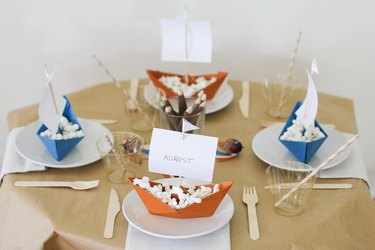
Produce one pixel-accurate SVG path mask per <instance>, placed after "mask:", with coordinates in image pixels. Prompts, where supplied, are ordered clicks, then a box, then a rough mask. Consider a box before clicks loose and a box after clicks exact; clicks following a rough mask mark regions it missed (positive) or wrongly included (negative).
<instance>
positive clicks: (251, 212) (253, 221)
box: [242, 186, 260, 240]
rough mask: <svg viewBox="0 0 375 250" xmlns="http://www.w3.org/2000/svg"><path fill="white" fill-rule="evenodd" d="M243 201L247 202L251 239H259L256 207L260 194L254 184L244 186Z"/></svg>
mask: <svg viewBox="0 0 375 250" xmlns="http://www.w3.org/2000/svg"><path fill="white" fill-rule="evenodd" d="M242 201H243V202H244V203H246V204H247V213H248V220H249V234H250V239H252V240H257V239H259V238H260V235H259V227H258V218H257V211H256V207H255V206H256V204H257V203H258V195H257V191H256V189H255V187H254V186H252V187H246V186H245V187H244V188H243V193H242Z"/></svg>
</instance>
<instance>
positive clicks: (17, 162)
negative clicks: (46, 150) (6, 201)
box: [0, 127, 46, 183]
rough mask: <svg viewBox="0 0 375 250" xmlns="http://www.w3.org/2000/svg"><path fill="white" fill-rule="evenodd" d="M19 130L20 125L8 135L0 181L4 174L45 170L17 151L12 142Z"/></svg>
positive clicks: (0, 170)
mask: <svg viewBox="0 0 375 250" xmlns="http://www.w3.org/2000/svg"><path fill="white" fill-rule="evenodd" d="M21 130H22V127H19V128H15V129H13V130H12V131H11V132H10V133H9V135H8V139H7V144H6V147H5V152H4V158H3V166H2V168H1V169H0V183H1V181H2V180H3V177H4V176H5V175H6V174H10V173H25V172H30V171H42V170H46V167H45V166H42V165H39V164H35V163H32V162H31V161H29V160H27V159H25V158H23V157H22V156H20V155H19V154H18V153H17V151H16V149H15V147H14V143H15V139H16V137H17V135H18V133H19V132H20V131H21Z"/></svg>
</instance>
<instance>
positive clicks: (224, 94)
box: [144, 81, 233, 114]
mask: <svg viewBox="0 0 375 250" xmlns="http://www.w3.org/2000/svg"><path fill="white" fill-rule="evenodd" d="M156 94H157V93H156V88H155V86H154V84H153V83H152V82H150V83H149V84H148V85H147V86H146V89H145V93H144V96H145V99H146V101H147V102H148V103H149V104H150V105H152V106H153V107H154V108H156V109H159V102H158V101H155V100H153V98H152V97H153V96H156ZM232 100H233V89H232V87H231V86H229V84H228V83H227V82H226V81H224V83H223V84H222V85H221V86H220V88H219V90H218V91H217V92H216V94H215V96H214V98H212V99H211V100H208V101H207V105H206V114H211V113H214V112H217V111H219V110H221V109H223V108H225V107H226V106H228V105H229V104H230V103H231V101H232Z"/></svg>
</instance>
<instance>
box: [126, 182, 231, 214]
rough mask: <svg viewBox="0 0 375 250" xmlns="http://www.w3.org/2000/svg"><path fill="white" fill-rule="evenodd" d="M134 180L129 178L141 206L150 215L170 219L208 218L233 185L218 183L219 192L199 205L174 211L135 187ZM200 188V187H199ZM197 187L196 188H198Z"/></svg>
mask: <svg viewBox="0 0 375 250" xmlns="http://www.w3.org/2000/svg"><path fill="white" fill-rule="evenodd" d="M134 179H135V178H134V177H131V178H129V180H130V182H131V183H132V185H133V188H134V189H135V191H136V192H137V193H138V195H139V197H140V198H141V200H142V202H143V204H144V205H145V206H146V208H147V210H148V211H149V212H150V213H151V214H155V215H161V216H166V217H172V218H196V217H208V216H211V215H213V214H214V213H215V211H216V209H217V208H218V206H219V205H220V203H221V201H222V200H223V199H224V197H225V195H226V194H227V192H228V191H229V189H230V188H231V186H232V185H233V182H221V183H218V185H219V191H218V192H216V193H213V194H211V195H210V196H208V197H206V198H203V199H202V202H201V203H194V204H191V205H189V206H187V207H185V208H182V209H179V210H175V209H173V208H171V207H170V206H168V204H166V203H164V202H162V201H161V200H159V199H158V198H156V197H155V196H153V195H152V194H151V193H150V192H148V191H147V190H145V189H143V188H141V187H139V186H138V185H135V184H134V183H133V180H134ZM158 184H161V183H158V182H153V181H150V185H151V186H154V185H158ZM199 186H201V185H199ZM199 186H197V187H199ZM203 186H206V187H211V188H213V186H214V184H205V185H203Z"/></svg>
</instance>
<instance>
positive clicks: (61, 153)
mask: <svg viewBox="0 0 375 250" xmlns="http://www.w3.org/2000/svg"><path fill="white" fill-rule="evenodd" d="M64 98H65V99H66V105H65V108H64V112H63V115H64V116H65V117H66V118H67V119H68V120H69V121H70V122H73V123H76V124H78V126H79V127H80V128H81V125H80V124H79V122H78V119H77V117H76V115H75V114H74V112H73V109H72V107H71V105H70V103H69V100H68V98H66V97H65V96H64ZM46 129H47V127H46V126H45V125H44V124H43V125H42V126H41V127H40V128H39V130H38V131H37V135H38V137H39V139H40V140H41V141H42V142H43V144H44V145H45V146H46V148H47V149H48V151H49V152H50V153H51V154H52V155H53V157H54V158H55V159H56V160H57V161H60V160H62V159H63V158H64V157H65V156H66V155H67V154H68V153H69V152H70V151H71V150H72V149H73V148H74V147H75V146H76V145H77V144H78V143H79V142H80V141H81V140H82V139H83V138H84V137H79V138H71V139H65V140H53V139H50V138H47V137H44V136H41V135H40V133H42V132H43V131H45V130H46ZM81 129H82V128H81Z"/></svg>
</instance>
